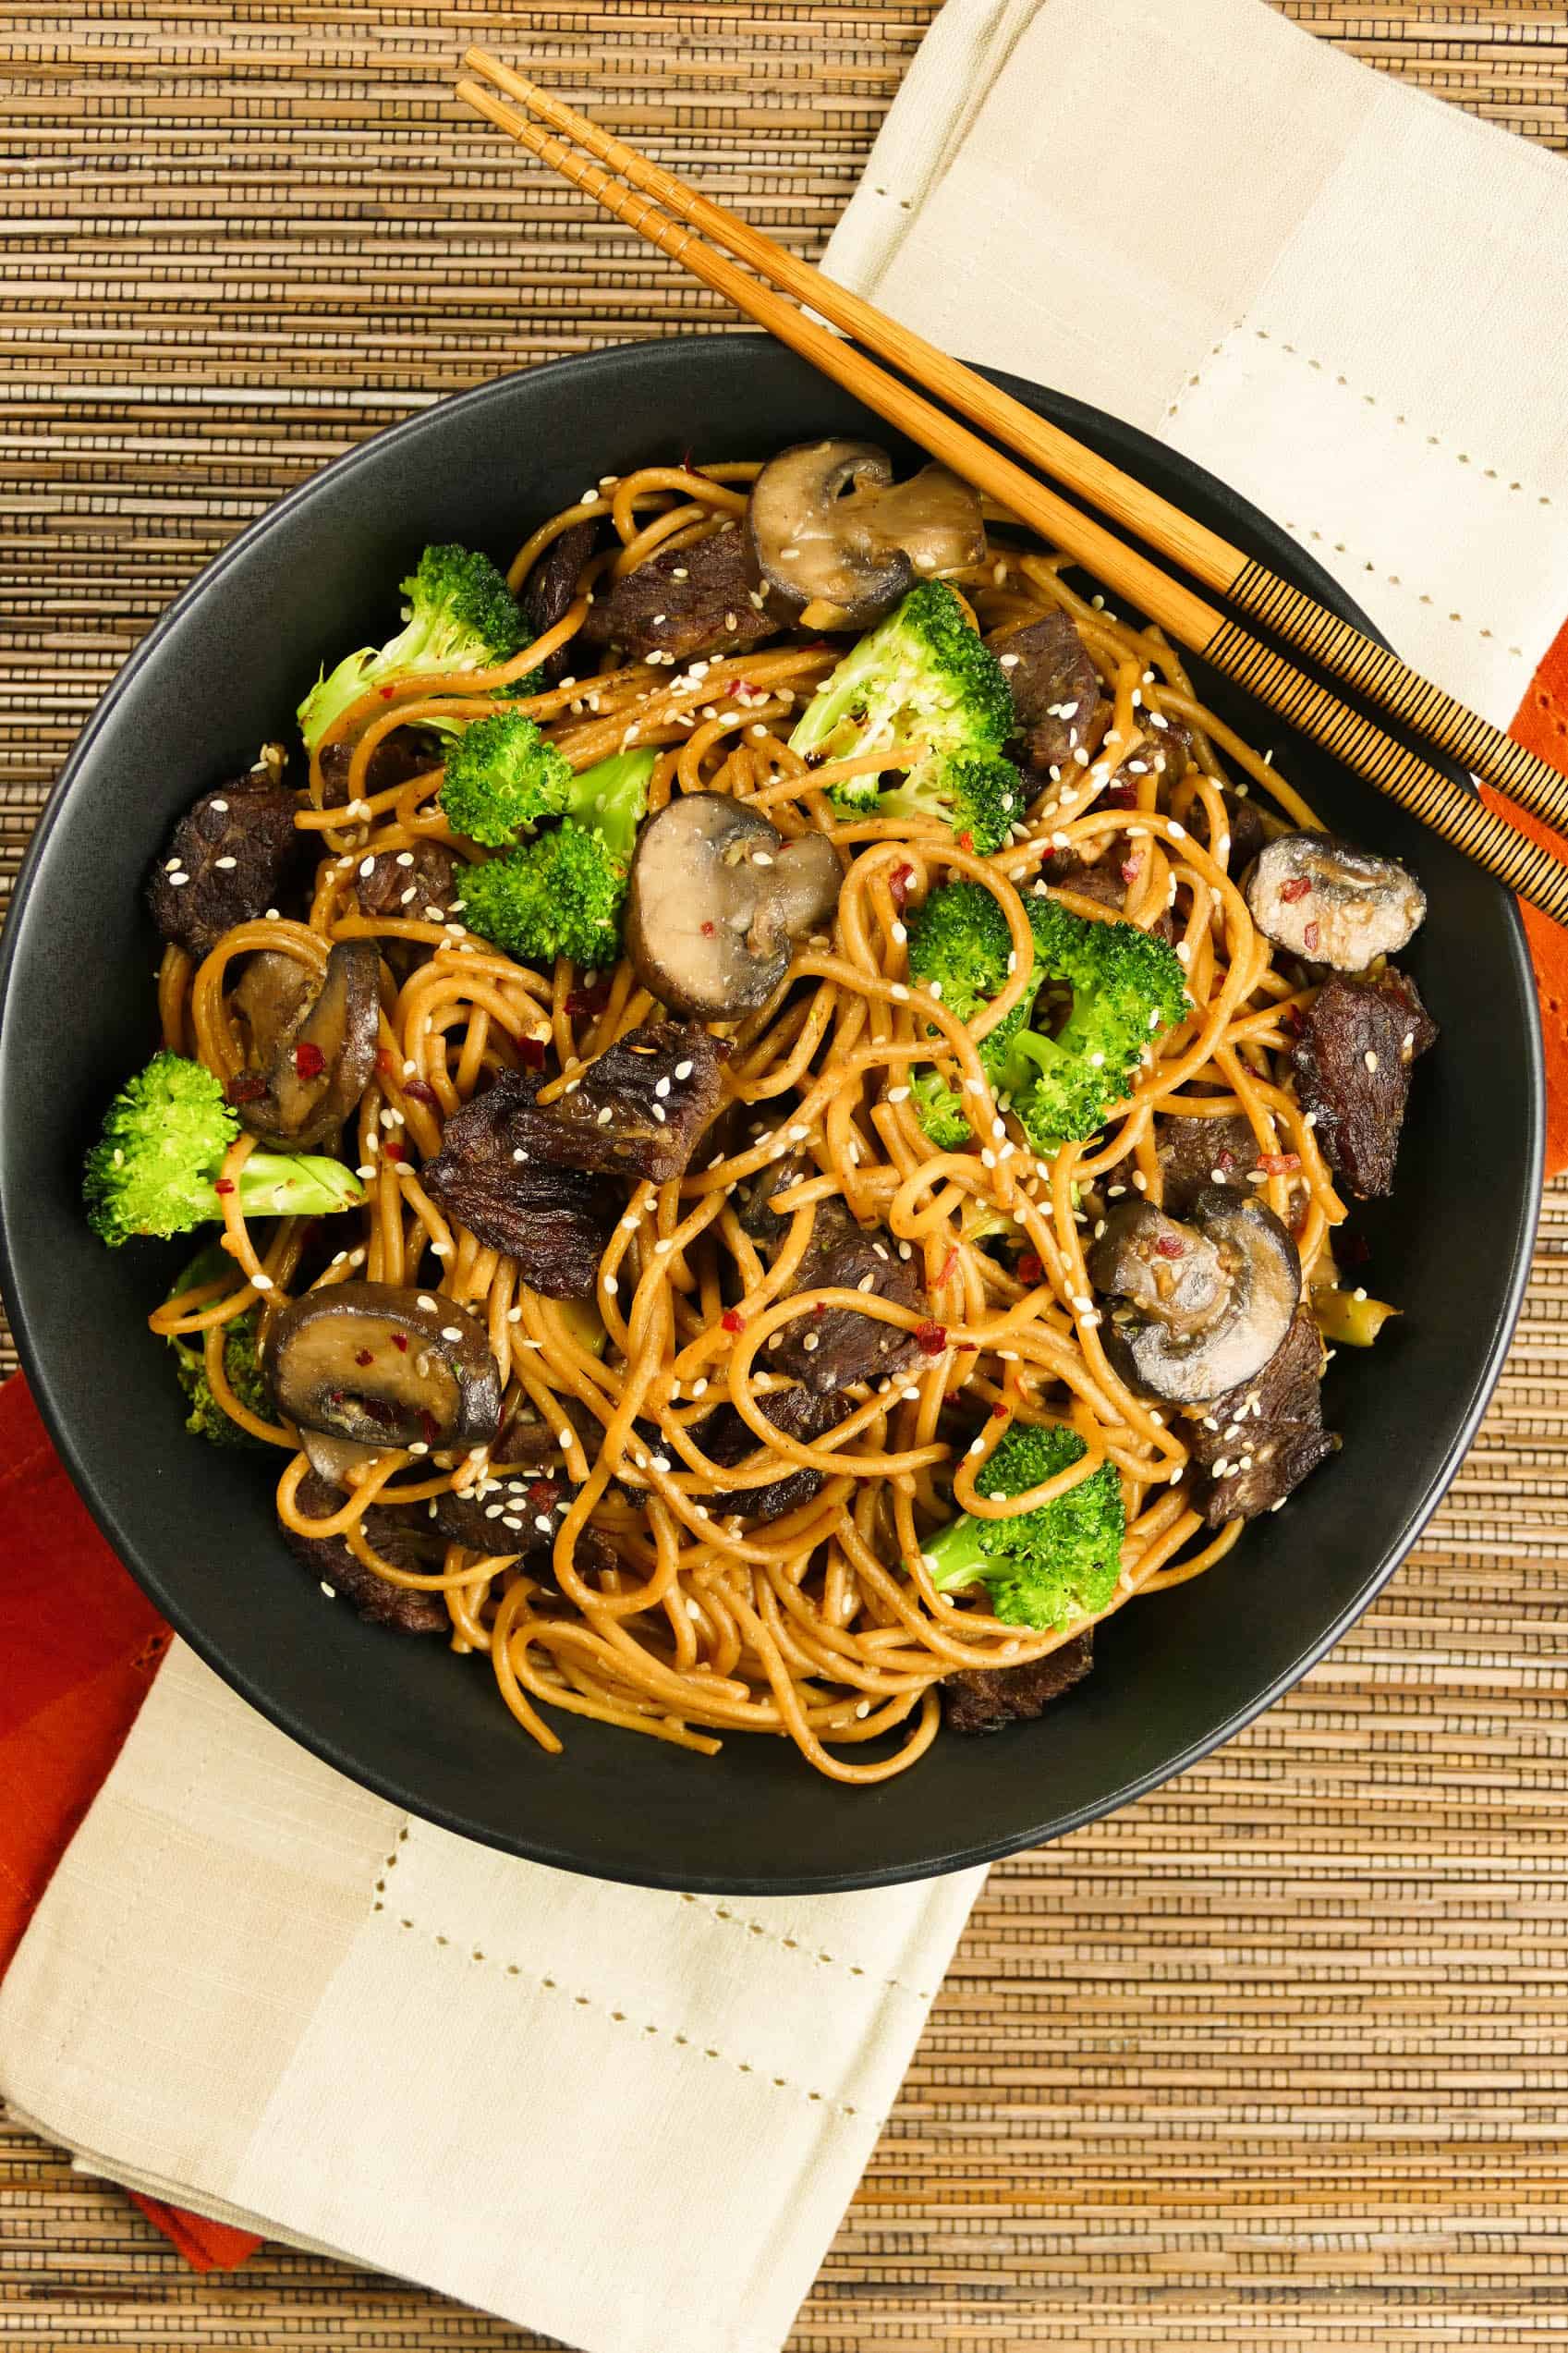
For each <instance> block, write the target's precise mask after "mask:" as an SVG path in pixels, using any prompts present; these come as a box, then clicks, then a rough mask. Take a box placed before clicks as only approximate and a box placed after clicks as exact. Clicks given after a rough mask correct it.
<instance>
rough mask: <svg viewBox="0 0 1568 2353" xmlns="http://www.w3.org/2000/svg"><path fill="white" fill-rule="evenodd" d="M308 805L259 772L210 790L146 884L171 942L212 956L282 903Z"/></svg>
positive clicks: (171, 838)
mask: <svg viewBox="0 0 1568 2353" xmlns="http://www.w3.org/2000/svg"><path fill="white" fill-rule="evenodd" d="M303 806H304V803H303V801H302V800H301V799H300V797H299V795H298V793H297V792H292V791H291V790H290V789H289V787H288V786H286V785H274V784H273V783H272V782H271V781H270V780H269V779H268V778H267V776H266V775H265V774H259V773H255V772H253V773H252V774H249V775H247V776H237V777H236V778H235V779H234V781H233V782H232V783H231V784H226V785H220V786H218V787H217V788H216V790H215V791H213V792H210V793H203V794H202V796H201V799H200V800H198V801H196V802H194V803H193V804H192V806H191V807H190V808H189V809H188V810H187V811H186V813H185V815H184V816H183V817H182V818H181V819H180V821H179V823H178V824H177V825H176V827H175V829H174V832H173V833H172V834H171V835H170V836H169V838H168V841H167V842H166V843H165V845H164V852H163V855H162V857H161V858H160V859H159V860H158V863H157V865H156V867H155V868H154V869H153V872H152V878H151V880H150V881H149V883H148V885H147V904H148V906H149V907H150V908H151V909H152V920H153V922H154V923H156V925H157V926H158V929H159V931H160V932H161V933H163V935H164V939H165V940H168V941H169V942H170V943H171V944H172V945H174V946H176V947H183V948H188V950H189V952H190V954H191V955H192V956H197V957H201V956H205V955H206V953H207V951H208V949H209V948H210V947H212V946H213V944H214V942H216V941H217V940H219V939H220V938H221V937H222V936H223V934H224V933H225V932H227V931H229V930H231V929H232V928H233V926H234V925H235V924H236V923H253V922H255V920H256V919H257V918H258V916H261V915H264V914H265V913H266V911H267V909H268V908H269V907H276V906H277V905H278V904H279V902H280V901H281V899H282V897H283V896H284V893H285V891H286V889H287V886H288V884H289V883H290V882H291V881H292V880H293V878H294V876H295V874H296V873H297V872H298V869H299V866H300V852H301V850H302V849H303V847H304V839H305V837H304V835H302V834H300V833H298V831H297V830H296V828H295V823H294V818H295V812H296V811H298V810H299V809H301V808H303Z"/></svg>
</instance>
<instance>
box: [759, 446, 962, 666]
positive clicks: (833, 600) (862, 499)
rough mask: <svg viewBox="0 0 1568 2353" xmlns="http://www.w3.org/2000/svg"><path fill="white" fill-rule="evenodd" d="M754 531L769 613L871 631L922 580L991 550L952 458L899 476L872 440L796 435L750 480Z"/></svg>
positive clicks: (794, 624) (794, 623) (810, 625)
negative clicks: (802, 439) (952, 469)
mask: <svg viewBox="0 0 1568 2353" xmlns="http://www.w3.org/2000/svg"><path fill="white" fill-rule="evenodd" d="M746 528H747V536H748V543H749V548H750V555H751V561H752V565H753V567H754V568H755V570H756V574H757V578H758V580H759V581H760V585H761V589H762V593H763V595H764V597H765V598H766V600H767V606H768V610H769V612H770V613H771V614H772V616H773V617H774V618H775V619H776V620H777V621H779V622H781V623H782V624H784V626H785V627H786V628H806V629H869V628H870V627H871V625H872V623H873V622H875V621H880V620H881V618H882V616H883V615H884V614H886V613H891V612H892V610H893V606H894V605H895V604H896V603H898V600H899V598H900V597H901V596H903V595H905V594H906V591H908V590H909V589H911V588H912V587H913V586H914V584H915V582H916V580H917V579H931V578H933V577H935V576H937V575H939V574H942V573H944V572H957V571H962V570H963V569H964V568H965V567H966V566H967V565H970V564H978V563H979V562H980V561H981V560H982V558H983V557H984V555H985V548H986V537H985V523H984V520H983V518H982V517H981V514H980V503H979V500H978V498H977V497H976V495H975V494H974V492H973V491H972V490H971V489H970V487H969V485H968V483H967V482H961V481H960V480H959V478H958V476H957V475H956V474H952V473H949V472H948V470H947V469H946V467H945V466H927V467H924V468H922V469H921V470H920V472H919V473H918V474H914V475H911V477H910V478H909V480H908V481H907V482H898V483H896V484H895V483H894V482H893V461H892V460H891V458H890V457H888V454H887V452H886V450H885V449H879V448H878V447H877V446H876V445H875V444H874V443H872V442H867V441H808V442H797V443H796V445H795V446H794V447H793V448H790V449H782V450H780V452H779V454H778V456H777V457H772V458H770V459H769V461H768V463H767V465H765V466H764V467H763V469H762V470H761V472H760V474H759V475H758V477H757V480H756V482H754V483H753V484H752V487H751V497H750V500H749V502H748V507H747V517H746Z"/></svg>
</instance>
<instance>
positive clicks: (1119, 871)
mask: <svg viewBox="0 0 1568 2353" xmlns="http://www.w3.org/2000/svg"><path fill="white" fill-rule="evenodd" d="M1139 852H1140V845H1139V844H1138V843H1136V842H1128V841H1124V839H1123V838H1122V836H1121V835H1119V834H1118V835H1113V836H1112V842H1111V847H1110V848H1109V849H1108V850H1107V852H1106V854H1105V856H1104V857H1103V858H1101V859H1098V860H1096V861H1095V863H1094V864H1093V865H1092V866H1089V865H1087V864H1086V863H1085V862H1084V860H1082V859H1081V858H1078V857H1076V855H1075V854H1074V853H1073V852H1072V851H1071V850H1065V851H1063V852H1062V853H1061V855H1060V856H1059V857H1058V858H1056V859H1055V860H1052V862H1051V865H1050V866H1049V867H1048V868H1047V869H1046V872H1048V873H1049V874H1050V876H1051V882H1052V883H1053V884H1056V885H1057V886H1058V887H1059V888H1060V889H1062V890H1064V891H1076V892H1077V894H1078V896H1079V897H1080V898H1092V899H1094V900H1095V901H1096V902H1097V903H1098V904H1099V905H1100V906H1101V907H1109V908H1113V909H1114V910H1115V912H1116V913H1117V914H1118V915H1121V916H1124V915H1125V914H1126V911H1127V894H1128V892H1129V891H1130V890H1131V889H1132V887H1133V884H1136V881H1137V876H1136V873H1135V874H1133V876H1132V881H1131V882H1129V881H1128V879H1127V874H1128V872H1129V871H1130V870H1131V868H1132V867H1133V865H1134V863H1135V861H1136V860H1138V859H1139ZM1149 930H1150V932H1151V933H1152V934H1153V936H1154V938H1155V939H1157V940H1163V941H1164V942H1165V944H1166V945H1167V947H1169V946H1170V945H1171V944H1172V943H1173V941H1174V939H1175V936H1176V926H1175V924H1174V922H1173V920H1172V916H1171V910H1170V908H1161V912H1160V913H1159V914H1158V915H1157V916H1156V917H1155V919H1154V921H1153V922H1152V924H1151V925H1150V926H1149Z"/></svg>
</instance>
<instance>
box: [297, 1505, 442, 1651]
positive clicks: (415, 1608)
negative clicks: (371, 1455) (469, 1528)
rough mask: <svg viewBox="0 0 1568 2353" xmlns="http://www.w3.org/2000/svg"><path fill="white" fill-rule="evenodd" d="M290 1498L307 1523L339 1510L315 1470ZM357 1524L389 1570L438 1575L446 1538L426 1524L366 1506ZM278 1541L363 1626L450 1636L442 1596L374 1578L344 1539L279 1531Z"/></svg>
mask: <svg viewBox="0 0 1568 2353" xmlns="http://www.w3.org/2000/svg"><path fill="white" fill-rule="evenodd" d="M294 1500H295V1502H296V1503H297V1504H298V1507H299V1510H300V1513H301V1515H302V1516H304V1517H305V1518H310V1519H330V1518H332V1517H333V1515H334V1512H337V1511H339V1510H341V1508H342V1506H343V1497H342V1495H341V1493H339V1491H338V1489H337V1488H336V1487H335V1486H334V1485H333V1484H332V1482H331V1481H328V1480H326V1479H322V1478H320V1477H318V1476H317V1474H316V1473H315V1472H314V1471H308V1472H307V1473H306V1475H305V1477H304V1478H303V1479H302V1480H301V1481H299V1484H298V1488H297V1489H296V1491H295V1497H294ZM360 1526H361V1527H362V1529H363V1530H364V1533H365V1541H366V1542H367V1543H368V1544H369V1545H370V1547H371V1551H372V1552H375V1553H379V1554H381V1555H382V1557H383V1560H388V1561H390V1562H391V1563H392V1566H393V1567H394V1568H401V1569H403V1570H405V1571H406V1572H407V1573H408V1574H410V1575H412V1576H415V1577H432V1576H437V1575H439V1573H440V1570H441V1556H442V1554H443V1553H444V1551H445V1549H446V1544H445V1539H444V1537H442V1536H439V1535H436V1534H433V1533H432V1532H431V1530H430V1528H429V1523H428V1522H426V1523H425V1525H424V1526H421V1525H420V1523H419V1521H418V1520H411V1519H410V1518H409V1517H408V1515H407V1512H405V1511H394V1510H392V1509H390V1508H388V1507H387V1506H383V1505H381V1504H371V1506H370V1507H369V1508H368V1510H367V1511H366V1512H365V1514H364V1516H363V1518H362V1519H361V1521H360ZM283 1540H284V1542H285V1543H286V1545H287V1546H288V1549H289V1551H290V1552H291V1553H292V1554H294V1556H295V1558H296V1560H298V1561H299V1562H300V1563H301V1564H302V1565H303V1566H304V1567H306V1568H308V1569H309V1570H310V1574H311V1576H312V1577H314V1578H316V1579H319V1580H320V1582H321V1583H322V1585H324V1586H325V1587H326V1588H327V1590H328V1591H329V1592H330V1593H331V1594H332V1596H333V1598H334V1601H335V1600H336V1599H337V1598H338V1597H339V1596H340V1595H341V1597H342V1599H343V1600H344V1601H346V1602H348V1603H352V1604H353V1606H354V1608H355V1609H357V1610H358V1611H359V1615H360V1616H361V1617H362V1618H363V1619H364V1620H365V1622H366V1624H367V1625H368V1626H386V1627H390V1628H392V1630H393V1631H394V1632H395V1633H397V1634H449V1633H450V1632H451V1630H452V1620H451V1616H450V1615H449V1614H448V1611H447V1607H446V1601H445V1597H444V1594H441V1593H432V1592H431V1591H420V1590H419V1588H418V1587H417V1586H409V1585H394V1584H393V1583H392V1582H391V1581H390V1579H387V1578H384V1577H378V1576H377V1574H376V1572H375V1570H374V1569H373V1568H370V1567H367V1566H366V1564H365V1563H364V1562H363V1561H362V1560H361V1559H360V1558H359V1554H357V1553H354V1552H351V1551H350V1550H349V1548H348V1544H347V1542H346V1539H345V1538H344V1537H342V1536H301V1535H300V1534H299V1533H298V1531H297V1530H295V1529H292V1528H284V1529H283Z"/></svg>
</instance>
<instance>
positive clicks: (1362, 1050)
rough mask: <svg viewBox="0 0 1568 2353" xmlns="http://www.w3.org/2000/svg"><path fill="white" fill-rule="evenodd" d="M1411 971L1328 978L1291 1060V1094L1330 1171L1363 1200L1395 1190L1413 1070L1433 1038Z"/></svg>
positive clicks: (1434, 1032) (1433, 1026)
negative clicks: (1307, 1117) (1309, 1121)
mask: <svg viewBox="0 0 1568 2353" xmlns="http://www.w3.org/2000/svg"><path fill="white" fill-rule="evenodd" d="M1437 1034H1438V1032H1437V1025H1436V1023H1435V1022H1434V1021H1433V1020H1432V1019H1431V1017H1430V1016H1429V1015H1428V1011H1427V1009H1426V1006H1424V1005H1423V1004H1422V1003H1421V999H1420V997H1419V995H1418V994H1417V993H1416V983H1415V981H1412V980H1411V979H1410V978H1409V976H1408V974H1406V973H1403V972H1396V971H1395V970H1393V969H1392V967H1390V968H1389V969H1387V970H1386V971H1385V972H1384V973H1383V975H1382V977H1381V979H1380V980H1377V981H1367V980H1363V979H1352V978H1349V977H1347V976H1346V975H1345V974H1344V973H1343V972H1335V973H1332V974H1331V976H1330V978H1329V979H1328V980H1327V981H1325V982H1324V983H1323V986H1322V987H1321V988H1320V989H1319V992H1318V994H1317V997H1316V998H1315V1000H1314V1001H1313V1004H1312V1006H1310V1008H1309V1009H1308V1011H1307V1014H1306V1016H1305V1018H1304V1019H1303V1022H1302V1029H1301V1036H1300V1038H1299V1039H1298V1040H1297V1042H1296V1045H1295V1050H1294V1052H1293V1054H1292V1055H1291V1060H1292V1063H1293V1064H1294V1066H1295V1091H1296V1094H1297V1097H1298V1098H1299V1100H1300V1103H1301V1106H1302V1108H1303V1110H1304V1111H1309V1112H1311V1113H1312V1114H1313V1116H1314V1119H1315V1123H1316V1127H1317V1134H1318V1142H1319V1146H1320V1148H1321V1150H1322V1153H1323V1157H1324V1159H1325V1160H1326V1161H1327V1162H1328V1164H1329V1165H1330V1167H1331V1168H1332V1169H1334V1170H1336V1171H1337V1172H1338V1174H1339V1175H1340V1176H1343V1177H1344V1178H1346V1180H1347V1181H1348V1183H1349V1185H1350V1187H1351V1189H1352V1190H1353V1191H1354V1192H1356V1193H1359V1194H1360V1195H1361V1196H1362V1198H1363V1199H1364V1200H1365V1199H1370V1198H1371V1197H1372V1196H1374V1195H1377V1194H1381V1193H1387V1192H1392V1189H1393V1164H1394V1158H1395V1155H1396V1154H1397V1152H1398V1150H1399V1131H1400V1129H1401V1128H1402V1127H1403V1126H1404V1107H1405V1103H1406V1101H1407V1099H1408V1097H1409V1093H1410V1065H1411V1063H1412V1062H1413V1061H1414V1060H1415V1058H1416V1055H1418V1054H1424V1053H1425V1052H1426V1050H1427V1048H1428V1046H1429V1045H1430V1044H1431V1043H1432V1042H1433V1040H1434V1039H1435V1038H1436V1036H1437Z"/></svg>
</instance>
